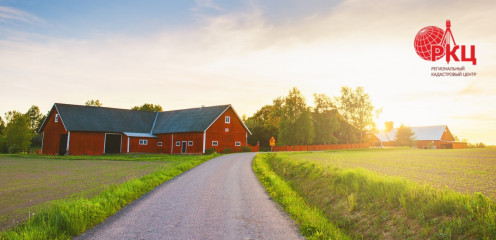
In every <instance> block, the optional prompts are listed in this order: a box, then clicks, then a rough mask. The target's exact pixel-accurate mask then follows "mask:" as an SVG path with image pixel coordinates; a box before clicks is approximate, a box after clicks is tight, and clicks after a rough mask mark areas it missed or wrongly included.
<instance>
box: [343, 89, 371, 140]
mask: <svg viewBox="0 0 496 240" xmlns="http://www.w3.org/2000/svg"><path fill="white" fill-rule="evenodd" d="M336 101H337V102H338V103H339V104H338V106H339V107H338V110H339V113H340V115H341V116H342V117H343V119H344V120H345V121H347V122H348V123H349V124H350V125H351V126H353V127H355V128H356V129H358V130H359V131H360V143H362V142H363V136H364V135H365V133H366V131H368V130H370V129H372V128H374V126H375V125H374V121H373V117H374V110H376V109H375V107H374V106H373V105H372V101H371V100H370V97H369V95H368V94H367V93H365V92H364V89H363V87H357V88H356V89H355V90H353V88H349V87H342V88H341V96H339V97H336ZM376 112H377V114H378V113H379V112H380V111H376ZM345 130H346V132H347V134H348V135H349V134H351V132H352V129H349V128H348V129H345ZM347 142H349V139H348V141H347Z"/></svg>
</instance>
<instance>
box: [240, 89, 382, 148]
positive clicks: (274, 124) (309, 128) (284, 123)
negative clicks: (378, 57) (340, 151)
mask: <svg viewBox="0 0 496 240" xmlns="http://www.w3.org/2000/svg"><path fill="white" fill-rule="evenodd" d="M313 100H314V101H313V102H314V106H313V107H310V106H307V104H306V100H305V97H304V96H303V94H302V93H301V91H300V90H299V89H298V88H296V87H293V88H292V89H291V90H289V93H288V95H287V96H284V97H277V98H275V99H274V100H273V101H272V104H270V105H265V106H263V107H262V108H260V109H259V110H258V111H257V112H256V113H255V114H253V116H251V117H249V118H246V117H245V119H243V120H244V121H245V123H246V125H247V127H248V128H249V129H250V130H251V132H252V135H251V136H249V137H248V143H249V144H250V145H255V144H257V143H260V147H261V148H262V149H268V148H269V139H270V138H271V137H272V136H274V137H275V138H276V140H277V144H278V145H309V144H336V143H361V142H363V141H364V137H365V134H366V133H367V132H369V131H370V130H372V129H373V128H374V127H375V124H374V117H377V116H378V114H380V112H381V109H377V108H375V107H374V106H373V105H372V101H371V100H370V96H369V95H368V94H367V93H366V92H365V91H364V89H363V87H357V88H355V89H353V88H350V87H342V88H341V95H340V96H337V97H334V98H331V97H329V96H327V95H326V94H322V93H320V94H317V93H316V94H314V95H313Z"/></svg>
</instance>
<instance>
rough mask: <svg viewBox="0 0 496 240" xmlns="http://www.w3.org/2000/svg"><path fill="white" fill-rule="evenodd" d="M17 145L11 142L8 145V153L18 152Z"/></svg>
mask: <svg viewBox="0 0 496 240" xmlns="http://www.w3.org/2000/svg"><path fill="white" fill-rule="evenodd" d="M19 150H20V148H19V146H18V145H17V144H12V145H11V146H10V147H9V153H19Z"/></svg>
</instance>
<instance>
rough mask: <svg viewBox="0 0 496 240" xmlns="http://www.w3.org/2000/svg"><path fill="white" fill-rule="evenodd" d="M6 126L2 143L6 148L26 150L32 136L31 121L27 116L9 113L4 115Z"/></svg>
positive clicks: (13, 112)
mask: <svg viewBox="0 0 496 240" xmlns="http://www.w3.org/2000/svg"><path fill="white" fill-rule="evenodd" d="M5 118H6V120H7V126H5V129H4V136H3V138H4V141H5V143H6V144H7V147H8V148H9V149H10V148H11V147H13V148H28V147H29V146H30V145H31V139H32V137H33V135H34V132H33V130H32V129H31V127H30V123H31V119H30V118H29V115H28V114H22V113H20V112H17V111H9V112H8V113H6V114H5Z"/></svg>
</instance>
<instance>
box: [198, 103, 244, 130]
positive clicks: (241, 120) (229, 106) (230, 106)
mask: <svg viewBox="0 0 496 240" xmlns="http://www.w3.org/2000/svg"><path fill="white" fill-rule="evenodd" d="M229 108H232V110H233V112H234V114H236V117H238V119H239V120H240V122H241V124H243V127H244V128H245V129H246V130H247V131H248V133H249V134H250V135H252V134H251V131H250V129H249V128H248V127H247V126H246V125H245V123H244V122H243V119H241V118H240V117H239V115H238V113H237V112H236V110H234V108H233V106H232V105H231V104H229V105H228V106H227V107H226V109H224V111H222V112H221V113H220V114H219V116H217V117H216V118H215V120H214V121H212V123H210V125H208V127H207V128H205V130H204V132H206V131H207V130H208V129H209V128H210V127H211V126H212V125H213V124H214V123H215V122H216V121H217V119H219V118H220V116H222V114H224V113H225V112H226V111H227V109H229Z"/></svg>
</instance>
